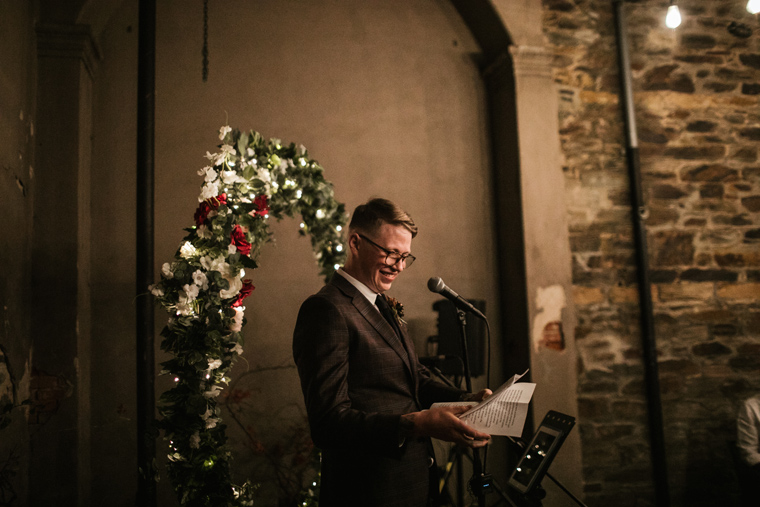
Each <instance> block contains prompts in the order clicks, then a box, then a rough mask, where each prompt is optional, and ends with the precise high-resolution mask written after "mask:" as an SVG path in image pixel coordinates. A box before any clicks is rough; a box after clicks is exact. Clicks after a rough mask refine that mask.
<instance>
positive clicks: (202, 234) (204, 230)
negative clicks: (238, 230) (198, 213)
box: [195, 224, 214, 239]
mask: <svg viewBox="0 0 760 507" xmlns="http://www.w3.org/2000/svg"><path fill="white" fill-rule="evenodd" d="M195 232H196V233H197V234H198V237H199V238H201V239H211V238H213V237H214V234H213V233H212V232H211V230H209V228H208V227H206V224H201V225H199V226H198V229H197V230H196V231H195Z"/></svg>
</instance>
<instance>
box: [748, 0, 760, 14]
mask: <svg viewBox="0 0 760 507" xmlns="http://www.w3.org/2000/svg"><path fill="white" fill-rule="evenodd" d="M747 12H749V13H750V14H757V13H758V12H760V0H749V1H748V2H747Z"/></svg>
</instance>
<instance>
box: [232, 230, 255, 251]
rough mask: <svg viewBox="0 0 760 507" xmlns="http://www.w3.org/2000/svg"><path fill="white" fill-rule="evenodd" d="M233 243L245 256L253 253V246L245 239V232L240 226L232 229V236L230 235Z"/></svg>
mask: <svg viewBox="0 0 760 507" xmlns="http://www.w3.org/2000/svg"><path fill="white" fill-rule="evenodd" d="M230 238H231V240H232V241H231V242H232V244H233V245H235V246H236V247H237V251H238V252H240V253H241V254H243V255H248V254H249V253H251V244H250V243H249V242H248V240H247V239H245V232H244V231H243V228H242V227H240V226H239V225H236V226H235V228H234V229H232V234H230Z"/></svg>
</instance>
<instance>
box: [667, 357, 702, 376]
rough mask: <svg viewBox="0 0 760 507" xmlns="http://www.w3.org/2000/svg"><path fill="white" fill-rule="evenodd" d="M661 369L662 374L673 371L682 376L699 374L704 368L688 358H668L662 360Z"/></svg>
mask: <svg viewBox="0 0 760 507" xmlns="http://www.w3.org/2000/svg"><path fill="white" fill-rule="evenodd" d="M659 370H660V373H662V374H668V373H673V374H675V375H680V376H682V377H692V376H695V375H699V374H700V373H701V372H702V370H701V368H700V367H699V365H698V364H697V363H695V362H693V361H689V360H686V359H667V360H665V361H660V363H659Z"/></svg>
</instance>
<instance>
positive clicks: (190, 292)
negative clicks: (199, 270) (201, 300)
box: [182, 284, 200, 301]
mask: <svg viewBox="0 0 760 507" xmlns="http://www.w3.org/2000/svg"><path fill="white" fill-rule="evenodd" d="M182 290H184V291H185V294H187V299H188V301H195V298H197V297H198V292H200V287H198V286H197V285H195V284H192V285H190V284H185V285H184V286H182Z"/></svg>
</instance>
